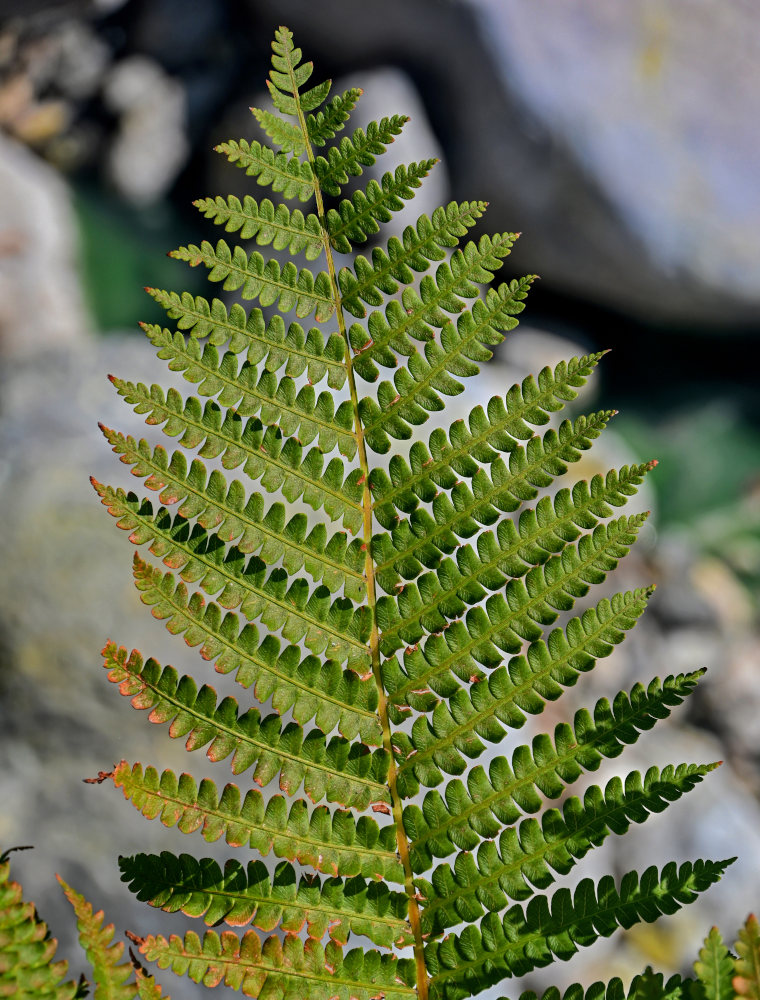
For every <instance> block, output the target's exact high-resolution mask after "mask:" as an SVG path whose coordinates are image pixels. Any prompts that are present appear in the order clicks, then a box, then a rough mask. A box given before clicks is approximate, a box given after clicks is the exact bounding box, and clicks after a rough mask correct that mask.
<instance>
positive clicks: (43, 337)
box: [0, 133, 90, 359]
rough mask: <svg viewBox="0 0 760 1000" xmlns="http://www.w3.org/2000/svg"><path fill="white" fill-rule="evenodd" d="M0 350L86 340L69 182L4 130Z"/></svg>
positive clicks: (24, 353)
mask: <svg viewBox="0 0 760 1000" xmlns="http://www.w3.org/2000/svg"><path fill="white" fill-rule="evenodd" d="M0 219H1V220H2V222H0V356H2V357H5V358H6V359H7V358H11V357H15V358H21V357H33V356H35V355H37V354H38V352H40V351H41V350H43V349H45V348H52V347H58V348H63V347H64V346H66V345H74V344H81V343H83V342H84V341H85V340H86V337H87V333H88V331H89V327H90V322H89V317H88V315H87V310H86V308H85V304H84V301H83V296H82V291H81V288H80V285H79V276H78V274H77V241H76V224H75V221H74V217H73V212H72V208H71V201H70V194H69V191H68V188H67V187H66V185H65V184H64V182H63V181H62V180H61V178H60V177H59V175H58V174H57V173H56V171H55V170H53V169H52V167H49V166H48V165H47V164H46V163H44V162H43V161H42V160H40V159H39V157H37V156H35V154H33V153H32V152H30V151H29V150H28V149H25V148H24V147H23V146H21V145H19V144H18V143H16V142H14V141H13V140H12V139H10V138H8V137H7V136H4V135H2V134H1V133H0Z"/></svg>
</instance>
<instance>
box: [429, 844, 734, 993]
mask: <svg viewBox="0 0 760 1000" xmlns="http://www.w3.org/2000/svg"><path fill="white" fill-rule="evenodd" d="M732 860H733V859H732ZM730 863H731V861H719V862H703V861H696V862H694V863H691V862H685V863H684V864H682V865H681V866H680V867H678V866H677V865H676V864H675V862H671V863H669V864H667V865H666V866H665V867H664V868H663V870H662V872H661V873H658V871H657V869H656V868H655V867H651V868H647V869H646V871H645V872H643V873H642V874H641V876H640V877H639V875H638V874H637V873H636V872H628V873H627V874H626V875H624V876H623V878H622V879H621V882H620V887H619V888H618V887H616V886H615V883H614V881H613V879H612V876H609V875H607V876H605V877H604V878H603V879H602V880H601V881H600V882H599V884H598V886H594V883H593V882H592V880H591V879H583V880H582V881H581V882H579V883H578V886H577V887H576V889H575V892H574V893H571V892H570V890H569V889H566V888H561V889H558V890H557V892H555V894H554V895H553V896H552V898H551V900H549V899H547V897H545V896H534V897H533V898H532V899H531V901H530V903H529V904H528V906H527V909H526V910H525V911H523V909H522V907H520V906H519V905H515V906H513V907H512V908H511V909H510V910H508V911H507V913H506V914H505V915H504V918H503V920H501V919H500V918H499V917H498V916H497V915H496V914H494V913H489V914H488V915H487V916H485V917H484V918H483V921H482V923H481V925H480V928H479V929H478V928H477V927H475V926H470V927H468V928H467V929H466V930H465V931H464V932H463V933H462V934H461V935H458V936H455V935H452V936H451V937H449V938H448V939H446V940H445V941H443V942H441V943H438V942H432V943H431V944H428V945H427V946H426V948H425V957H426V961H427V965H428V969H429V971H430V973H431V984H430V996H431V998H433V1000H439V998H441V1000H463V998H464V997H468V996H473V995H475V994H477V993H479V992H480V991H481V990H482V989H483V988H484V987H485V986H487V985H489V984H490V983H495V982H499V980H501V979H502V978H504V977H505V976H516V975H524V974H525V973H526V972H529V971H531V969H535V968H540V967H541V966H544V965H547V964H549V962H551V961H552V960H553V958H555V957H556V958H558V959H560V960H567V959H569V958H571V957H572V956H573V955H574V954H575V953H576V952H577V951H578V948H582V947H584V946H586V945H588V944H590V943H591V942H592V941H594V940H596V939H597V937H599V936H600V935H601V936H603V937H609V936H610V935H611V934H613V933H614V931H615V930H617V928H618V927H630V926H631V925H632V924H634V923H637V922H639V921H641V920H644V921H646V922H647V923H651V922H652V921H653V920H657V918H658V917H660V916H661V915H662V914H670V913H675V912H677V911H678V910H679V909H681V907H682V906H683V905H685V904H686V903H690V902H692V901H693V900H694V899H695V897H696V896H697V894H698V893H700V892H704V891H705V889H707V888H709V886H711V885H713V884H714V883H715V882H717V881H718V880H719V879H720V877H721V875H722V874H723V872H724V871H725V869H726V868H727V867H728V865H729V864H730Z"/></svg>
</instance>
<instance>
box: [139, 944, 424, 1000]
mask: <svg viewBox="0 0 760 1000" xmlns="http://www.w3.org/2000/svg"><path fill="white" fill-rule="evenodd" d="M140 951H141V953H142V954H143V955H145V957H146V958H147V959H148V960H149V961H151V962H157V963H158V967H159V968H160V969H172V971H173V972H175V973H176V974H177V975H186V976H188V977H189V978H190V979H191V980H192V981H193V982H195V983H201V982H202V983H203V985H204V986H210V987H213V986H218V985H220V984H223V985H225V986H230V987H232V989H235V990H239V991H240V992H241V993H242V994H243V995H244V996H247V997H259V996H269V995H275V996H279V995H282V996H296V995H298V996H304V995H306V996H308V997H309V1000H329V998H332V997H336V998H337V1000H377V997H378V996H379V995H380V994H382V995H383V997H384V998H385V1000H414V997H415V996H416V994H415V991H414V986H413V984H414V967H413V963H412V962H411V960H410V959H397V958H395V957H392V956H390V955H385V954H380V953H379V952H377V951H362V950H361V949H359V948H353V949H352V950H351V951H347V952H344V950H343V949H342V948H341V947H340V945H338V944H335V943H334V942H333V941H330V942H328V944H327V945H326V946H325V947H324V948H323V947H322V945H321V944H320V943H319V942H318V941H315V940H314V939H313V938H310V939H309V940H307V941H306V942H303V941H302V940H301V939H300V938H298V937H296V936H295V935H293V934H288V935H286V936H285V939H284V940H280V938H278V937H275V936H274V935H272V936H271V937H268V938H267V939H266V940H265V941H264V942H263V944H262V942H261V939H260V938H259V936H258V934H256V932H255V931H248V932H246V933H245V934H244V935H243V937H242V938H239V937H238V936H237V934H235V933H234V932H233V931H224V932H223V933H222V934H217V933H216V932H215V931H206V933H205V934H204V935H203V940H202V941H201V939H200V938H199V937H198V935H197V934H195V933H194V932H193V931H189V932H188V933H187V934H186V935H185V937H184V939H183V938H180V937H178V936H177V935H172V937H171V938H169V939H168V940H167V938H165V937H162V936H150V937H147V938H145V939H144V940H143V941H142V943H141V944H140Z"/></svg>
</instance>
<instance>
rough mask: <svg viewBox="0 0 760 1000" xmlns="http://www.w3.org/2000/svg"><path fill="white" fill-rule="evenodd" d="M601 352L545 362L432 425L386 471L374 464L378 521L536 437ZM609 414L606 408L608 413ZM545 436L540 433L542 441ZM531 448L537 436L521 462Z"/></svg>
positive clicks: (390, 519) (392, 520)
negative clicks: (463, 414)
mask: <svg viewBox="0 0 760 1000" xmlns="http://www.w3.org/2000/svg"><path fill="white" fill-rule="evenodd" d="M601 356H602V355H601V354H596V355H589V356H588V357H584V358H581V359H574V360H573V361H572V362H570V363H569V364H565V363H564V362H563V363H561V364H560V365H558V366H557V368H556V369H555V370H554V372H552V371H551V369H549V368H545V369H544V370H543V371H542V372H541V374H540V375H539V376H538V384H536V380H534V378H533V377H532V376H529V377H528V378H526V379H525V380H524V381H523V383H522V385H520V386H513V388H512V389H510V391H509V392H508V393H507V396H506V398H505V399H501V397H499V396H494V397H492V398H491V399H490V400H489V402H488V406H487V408H486V409H485V410H484V409H483V407H482V406H476V407H475V408H474V409H473V410H472V411H471V412H470V415H469V417H468V419H467V420H466V421H465V420H456V421H454V423H453V424H451V426H450V427H449V429H448V432H447V431H444V430H443V429H441V428H437V429H436V430H434V431H433V432H432V434H431V435H430V438H429V441H428V446H425V445H424V444H423V443H422V442H421V441H417V442H415V443H414V444H413V445H412V447H411V449H410V452H409V462H408V463H407V462H406V461H405V460H404V459H403V458H402V457H401V456H400V455H394V456H393V458H392V459H391V461H390V465H389V471H388V472H387V473H386V472H385V470H383V469H377V468H375V469H373V470H372V472H371V473H370V479H369V482H370V489H371V491H372V497H373V512H374V514H375V517H376V518H377V519H378V521H379V522H380V524H382V526H383V527H384V528H393V527H395V525H396V523H397V522H398V520H399V517H398V514H396V510H398V511H400V512H401V513H404V514H411V513H412V512H413V511H414V510H416V509H417V507H418V506H419V504H420V501H422V502H423V503H432V502H433V501H434V500H435V497H436V494H437V493H438V492H439V491H440V490H452V489H453V488H454V487H455V486H456V485H457V483H458V482H459V480H460V479H461V478H466V479H473V477H474V476H475V475H476V474H478V473H479V472H481V471H482V469H481V465H491V466H492V464H493V463H494V462H495V461H496V460H497V459H498V458H499V453H500V452H501V453H502V454H503V453H509V452H513V451H515V450H516V449H517V448H518V447H519V441H530V440H531V439H532V438H534V432H533V431H532V430H531V427H530V424H533V426H542V425H543V424H546V423H548V421H549V413H551V412H554V411H556V410H560V409H562V407H563V406H564V404H565V402H566V401H568V400H572V399H574V398H575V397H576V396H577V392H576V391H575V390H576V389H577V388H580V387H581V386H583V385H584V384H585V382H586V380H587V379H588V377H589V375H590V374H591V372H592V371H593V369H594V368H595V367H596V364H597V363H598V361H599V359H600V358H601ZM609 416H610V413H609V412H607V419H609ZM605 422H606V421H605ZM563 428H564V429H563ZM573 431H574V429H573V426H572V425H571V424H569V422H567V423H565V424H564V425H563V427H561V428H560V430H559V431H558V432H549V433H555V434H558V436H559V437H560V439H561V438H562V437H563V435H564V436H565V437H572V436H573ZM549 440H550V439H549V438H547V437H546V436H545V437H544V441H543V447H546V445H547V443H548V442H549ZM531 448H533V449H536V450H537V451H538V450H541V448H542V443H541V442H540V441H539V440H536V443H535V444H534V445H529V446H528V447H527V448H526V450H525V452H524V455H523V456H522V457H521V458H520V459H518V460H519V461H520V462H522V463H525V462H526V461H527V462H530V461H532V460H533V459H534V458H535V453H534V452H530V449H531ZM558 468H560V469H561V471H557V472H556V473H554V475H562V474H563V473H564V472H565V471H567V469H566V466H565V467H562V466H561V463H560V464H558ZM514 471H516V470H514ZM550 481H551V480H549V481H548V482H547V481H546V480H544V481H542V482H539V483H536V486H547V485H549V482H550ZM535 496H536V493H535V491H534V492H531V493H529V494H528V495H527V496H525V497H521V499H528V500H531V499H533V497H535ZM394 508H395V509H394ZM510 509H514V507H513V508H510Z"/></svg>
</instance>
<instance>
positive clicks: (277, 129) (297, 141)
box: [251, 108, 306, 156]
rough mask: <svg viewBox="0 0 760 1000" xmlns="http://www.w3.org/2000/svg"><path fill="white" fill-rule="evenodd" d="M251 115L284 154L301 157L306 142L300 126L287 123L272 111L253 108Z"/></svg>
mask: <svg viewBox="0 0 760 1000" xmlns="http://www.w3.org/2000/svg"><path fill="white" fill-rule="evenodd" d="M251 113H252V114H253V117H254V118H255V119H256V121H257V122H258V123H259V125H260V126H261V127H262V129H263V130H264V132H266V134H267V135H268V136H269V138H270V139H271V140H272V142H273V143H274V145H275V146H278V147H279V148H280V149H281V150H282V152H283V153H294V154H295V155H296V156H300V155H301V153H303V151H304V149H305V148H306V141H305V139H304V137H303V133H302V132H301V129H300V128H299V127H298V125H293V124H292V123H291V122H285V121H283V120H282V118H279V117H278V116H277V115H273V114H272V112H271V111H266V110H264V109H262V108H251Z"/></svg>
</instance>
